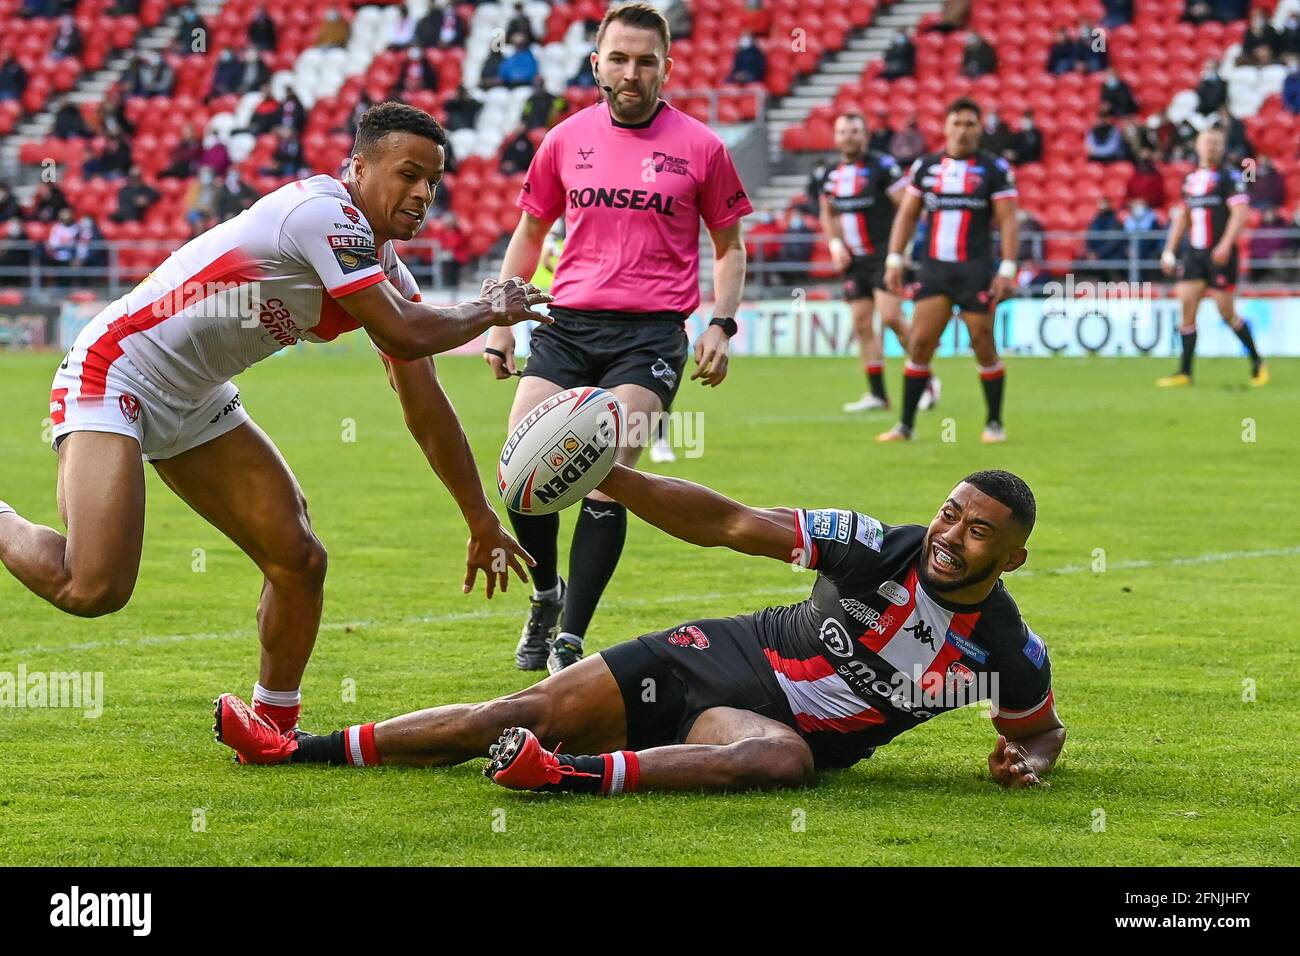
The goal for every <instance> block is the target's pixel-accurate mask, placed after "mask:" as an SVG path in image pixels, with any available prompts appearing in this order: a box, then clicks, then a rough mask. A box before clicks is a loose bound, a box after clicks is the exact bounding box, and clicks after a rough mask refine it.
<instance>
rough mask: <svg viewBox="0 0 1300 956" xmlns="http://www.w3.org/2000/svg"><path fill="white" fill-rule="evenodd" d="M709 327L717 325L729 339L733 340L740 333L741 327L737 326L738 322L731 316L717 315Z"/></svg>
mask: <svg viewBox="0 0 1300 956" xmlns="http://www.w3.org/2000/svg"><path fill="white" fill-rule="evenodd" d="M709 325H710V326H714V325H716V326H717V327H718V328H720V329H722V334H723V335H725V336H726V337H727V338H731V337H732V336H734V335H735V334H736V333H737V332H739V331H740V326H739V325H737V324H736V320H735V319H733V318H732V317H731V316H729V315H715V316H714V317H713V320H712V321H711V322H709Z"/></svg>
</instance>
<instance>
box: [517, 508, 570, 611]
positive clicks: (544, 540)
mask: <svg viewBox="0 0 1300 956" xmlns="http://www.w3.org/2000/svg"><path fill="white" fill-rule="evenodd" d="M507 514H509V515H510V526H511V527H512V528H514V529H515V537H516V538H518V539H519V544H520V545H521V546H522V547H523V549H524V550H525V551H527V552H528V553H529V554H531V555H532V556H533V560H534V561H536V562H537V566H536V567H533V568H529V571H528V573H529V574H530V575H531V576H532V579H533V589H534V590H537V591H549V590H551V589H552V588H553V587H555V586H556V585H557V584H559V583H560V580H559V577H558V576H557V575H558V573H559V567H560V559H559V557H558V554H557V549H558V542H559V538H560V515H559V513H558V512H557V513H555V514H549V515H524V514H520V513H519V512H517V511H510V510H509V509H507Z"/></svg>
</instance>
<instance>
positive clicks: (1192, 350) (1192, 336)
mask: <svg viewBox="0 0 1300 956" xmlns="http://www.w3.org/2000/svg"><path fill="white" fill-rule="evenodd" d="M1179 334H1180V335H1181V336H1182V338H1183V359H1182V362H1180V363H1179V365H1178V371H1179V372H1180V373H1181V374H1183V375H1188V376H1190V375H1191V374H1192V356H1193V355H1195V354H1196V330H1195V329H1192V331H1190V332H1180V333H1179Z"/></svg>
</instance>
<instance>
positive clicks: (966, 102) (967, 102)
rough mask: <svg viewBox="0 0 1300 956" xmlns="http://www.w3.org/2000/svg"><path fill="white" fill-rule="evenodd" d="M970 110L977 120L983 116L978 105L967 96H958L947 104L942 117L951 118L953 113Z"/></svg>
mask: <svg viewBox="0 0 1300 956" xmlns="http://www.w3.org/2000/svg"><path fill="white" fill-rule="evenodd" d="M966 110H970V111H971V112H972V113H974V114H975V118H976V119H979V118H981V117H982V116H983V115H984V114H983V113H981V112H980V105H979V104H978V103H976V102H975V101H974V100H973V99H971V98H970V97H969V96H959V97H957V98H956V99H955V100H953V101H952V102H951V103H949V104H948V109H947V110H945V111H944V114H943V115H944V116H951V115H952V114H953V113H964V112H966Z"/></svg>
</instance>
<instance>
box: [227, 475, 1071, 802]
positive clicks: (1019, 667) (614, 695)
mask: <svg viewBox="0 0 1300 956" xmlns="http://www.w3.org/2000/svg"><path fill="white" fill-rule="evenodd" d="M601 488H602V489H603V491H604V492H605V493H606V494H608V495H609V496H610V497H612V498H614V499H615V500H618V501H621V502H623V504H624V505H626V506H627V507H628V508H629V509H630V510H631V511H633V512H634V513H636V514H637V515H638V516H640V517H641V518H643V519H644V520H646V521H647V522H649V523H651V524H653V525H655V526H657V527H659V528H661V529H663V530H664V531H666V532H668V533H669V534H671V535H673V536H675V537H678V538H681V539H682V540H684V541H688V542H690V543H692V544H697V545H700V546H702V547H714V546H717V547H726V548H730V549H732V550H733V551H738V552H741V553H743V554H752V555H757V556H762V557H769V558H775V559H777V560H779V561H790V562H793V563H795V564H797V565H799V566H801V567H806V568H811V569H815V570H816V572H817V577H816V580H815V581H814V582H813V585H812V594H811V596H810V597H809V598H808V599H807V600H805V601H803V602H801V603H799V604H795V605H791V606H786V607H769V608H766V609H764V610H761V611H758V612H757V613H753V614H742V615H740V616H737V617H731V618H715V619H708V620H696V621H691V622H689V623H686V624H682V625H680V626H679V627H675V628H671V629H669V630H666V631H659V632H656V633H652V634H646V635H644V636H642V637H639V638H636V639H634V640H631V641H627V642H625V643H622V644H618V645H616V646H614V647H611V648H609V649H607V650H605V651H602V652H601V653H600V654H598V655H595V656H592V657H588V658H586V659H584V660H582V661H580V662H579V663H577V664H575V665H574V666H573V667H571V668H568V669H565V670H563V671H561V672H559V673H558V674H555V675H553V676H551V677H549V678H547V679H546V680H543V681H541V682H540V683H538V684H535V685H533V686H532V687H529V688H527V689H525V690H522V691H520V692H518V693H515V694H511V695H509V696H506V697H501V698H498V699H496V700H493V701H489V702H486V703H480V704H452V705H448V706H442V707H434V708H431V709H429V710H423V711H418V712H416V713H412V714H407V715H405V716H402V717H397V718H394V719H392V720H386V721H382V722H380V723H372V724H363V725H358V726H353V727H348V728H346V729H344V730H339V731H336V732H334V733H332V734H328V735H322V736H310V735H307V734H303V733H281V732H280V731H279V730H277V729H276V728H275V727H273V726H272V725H270V724H269V723H267V722H265V721H263V720H261V719H260V718H259V717H258V716H257V715H256V714H254V713H253V712H252V711H251V710H250V709H249V708H248V707H247V706H245V705H244V704H243V703H242V702H241V701H239V700H238V699H237V698H235V697H233V696H232V695H230V694H223V695H222V696H221V697H219V698H218V699H217V701H216V714H215V716H216V732H217V739H218V740H220V741H221V742H223V743H225V744H226V745H227V746H229V747H231V748H233V749H234V750H235V751H236V753H237V754H238V757H239V760H240V761H241V762H244V763H260V764H276V763H333V764H348V765H353V766H365V765H370V764H377V763H386V764H405V765H412V766H443V765H447V764H457V763H461V762H463V761H466V760H471V759H473V758H475V757H485V756H487V757H490V762H489V763H488V765H487V767H486V769H485V773H486V774H487V775H488V776H489V777H490V778H491V779H492V780H494V781H495V782H497V783H499V784H501V785H502V786H506V787H509V788H511V789H517V790H547V791H550V790H574V791H584V792H591V793H606V794H616V793H625V792H628V791H631V790H715V791H722V790H735V789H745V788H754V787H781V786H798V785H801V784H804V783H807V782H808V781H810V780H811V779H812V777H813V775H814V772H815V771H817V770H819V769H832V768H841V767H847V766H849V765H851V764H853V763H856V762H857V761H859V760H861V759H863V758H865V757H869V756H871V754H872V753H873V751H875V749H876V748H877V747H880V746H882V745H884V744H886V743H888V742H889V741H890V740H892V739H893V738H894V737H897V736H898V735H899V734H901V733H903V732H904V731H906V730H909V729H911V728H912V727H915V726H917V725H918V724H921V723H922V722H924V721H926V720H928V719H930V718H931V717H934V716H936V715H937V714H940V713H943V712H945V711H948V710H952V709H955V708H956V707H959V706H962V705H963V704H966V703H970V702H973V701H976V700H986V699H987V700H990V701H992V704H993V709H992V713H991V716H992V718H993V725H994V727H995V728H996V730H997V731H998V738H997V743H996V744H995V746H994V749H993V751H992V753H991V754H990V755H989V758H988V765H989V770H990V773H991V774H992V776H993V779H994V780H995V781H997V782H998V783H1000V784H1002V785H1003V786H1006V787H1012V788H1019V787H1029V786H1034V785H1036V784H1038V783H1040V782H1042V780H1043V775H1044V774H1045V773H1046V772H1047V771H1048V770H1049V769H1051V767H1052V766H1053V765H1054V764H1055V762H1056V758H1057V756H1058V755H1059V754H1060V752H1061V748H1062V746H1063V745H1064V742H1065V728H1064V727H1063V726H1062V724H1061V721H1060V719H1059V718H1058V717H1057V715H1056V708H1055V703H1054V698H1053V693H1052V668H1051V663H1050V661H1049V659H1048V654H1047V647H1046V646H1045V645H1044V643H1043V641H1042V639H1041V638H1039V637H1038V635H1036V634H1035V633H1034V632H1033V631H1032V630H1030V628H1029V626H1028V625H1027V624H1026V623H1025V622H1024V620H1023V619H1022V618H1021V616H1020V611H1019V609H1018V608H1017V607H1016V603H1015V601H1013V600H1012V598H1011V595H1010V594H1009V593H1007V589H1006V587H1005V586H1004V585H1003V584H1002V582H1001V581H1000V578H1001V576H1002V575H1003V574H1004V573H1005V572H1009V571H1014V570H1016V569H1017V568H1019V567H1020V566H1021V565H1023V564H1024V563H1025V559H1026V557H1027V552H1026V550H1025V540H1026V538H1027V537H1028V535H1029V533H1030V530H1031V529H1032V528H1033V524H1034V519H1035V504H1034V497H1033V494H1032V493H1031V492H1030V490H1029V488H1028V487H1027V486H1026V485H1025V483H1024V482H1023V481H1022V480H1021V479H1019V478H1018V477H1016V476H1015V475H1012V474H1010V473H1008V472H1005V471H983V472H976V473H975V474H972V475H968V476H967V477H966V478H965V479H964V480H962V481H961V482H960V483H958V485H957V486H956V487H955V488H954V489H953V490H952V492H951V493H950V494H949V495H948V496H947V498H946V499H945V500H944V502H943V503H942V504H941V505H940V506H939V510H938V513H937V514H936V515H935V516H934V518H933V519H932V520H931V522H930V524H929V526H928V527H926V526H923V525H895V526H889V525H884V524H882V523H881V522H880V521H878V520H876V519H875V518H871V517H868V516H867V515H864V514H861V513H858V512H854V511H847V510H834V511H831V510H823V511H804V510H801V509H793V508H766V509H760V508H750V507H747V506H745V505H743V504H740V503H739V502H736V501H733V500H731V499H730V498H727V497H724V496H723V495H720V494H718V493H717V492H714V491H711V490H710V489H708V488H705V487H702V486H701V485H697V484H693V483H691V482H688V481H682V480H679V479H672V478H664V477H659V476H653V475H646V474H642V473H640V472H637V471H635V470H633V469H632V468H628V467H626V466H623V465H616V466H615V468H614V470H613V472H611V474H610V476H609V478H607V479H606V481H605V482H604V483H603V484H602V485H601ZM561 741H563V742H564V744H565V745H566V752H565V753H563V754H560V753H555V752H554V751H555V750H558V748H559V747H560V742H561Z"/></svg>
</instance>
